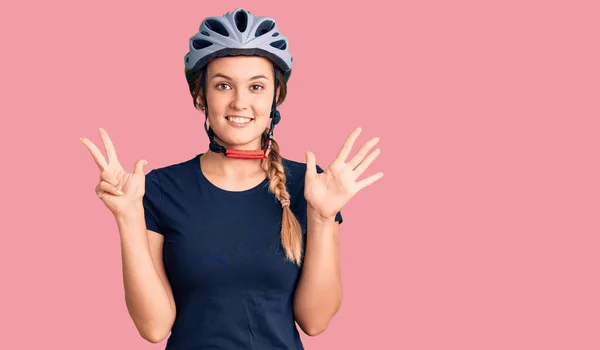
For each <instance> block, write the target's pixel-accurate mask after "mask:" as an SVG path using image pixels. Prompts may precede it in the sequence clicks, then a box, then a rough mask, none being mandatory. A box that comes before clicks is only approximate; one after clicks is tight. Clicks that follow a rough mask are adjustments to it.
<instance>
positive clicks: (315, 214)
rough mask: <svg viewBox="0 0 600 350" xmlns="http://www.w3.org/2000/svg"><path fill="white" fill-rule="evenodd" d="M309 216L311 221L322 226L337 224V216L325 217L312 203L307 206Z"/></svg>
mask: <svg viewBox="0 0 600 350" xmlns="http://www.w3.org/2000/svg"><path fill="white" fill-rule="evenodd" d="M307 216H308V218H309V220H312V221H315V222H317V223H321V224H328V223H332V222H335V214H334V215H323V214H321V213H320V212H319V211H318V210H316V209H315V208H314V207H313V206H312V205H310V203H309V204H308V206H307Z"/></svg>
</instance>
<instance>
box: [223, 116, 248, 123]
mask: <svg viewBox="0 0 600 350" xmlns="http://www.w3.org/2000/svg"><path fill="white" fill-rule="evenodd" d="M225 119H227V120H229V121H230V122H232V123H236V124H248V123H250V122H251V121H252V120H253V119H252V118H246V117H232V116H228V117H225Z"/></svg>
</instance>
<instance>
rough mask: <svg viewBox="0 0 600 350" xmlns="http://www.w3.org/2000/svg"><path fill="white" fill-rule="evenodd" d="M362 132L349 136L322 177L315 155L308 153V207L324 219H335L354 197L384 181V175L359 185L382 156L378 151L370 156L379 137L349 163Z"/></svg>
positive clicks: (356, 131)
mask: <svg viewBox="0 0 600 350" xmlns="http://www.w3.org/2000/svg"><path fill="white" fill-rule="evenodd" d="M360 132H361V128H358V129H356V130H354V131H353V132H352V133H351V134H350V135H349V136H348V138H347V139H346V142H344V145H343V146H342V148H341V149H340V151H339V153H338V155H337V157H336V158H335V160H334V161H333V162H332V163H331V164H330V165H329V167H327V169H325V170H324V171H323V172H322V173H317V168H316V160H315V156H314V154H313V153H311V152H307V153H306V175H305V177H304V179H305V180H304V197H305V198H306V201H307V202H308V205H310V206H311V207H312V209H314V210H315V211H316V212H317V213H319V214H320V215H321V216H322V217H324V218H327V219H329V218H333V217H335V215H336V214H337V213H338V212H339V211H340V210H341V209H342V208H343V207H344V206H345V205H346V204H347V203H348V201H350V199H352V197H354V195H356V194H357V193H358V192H359V191H360V190H362V189H363V188H365V187H367V186H369V185H371V184H373V183H374V182H375V181H377V180H379V179H381V177H383V173H382V172H379V173H376V174H374V175H371V176H369V177H367V178H366V179H363V180H361V181H357V179H358V177H359V176H361V175H362V174H363V173H364V172H365V170H367V169H368V167H369V165H370V164H371V163H372V162H373V161H374V160H375V158H377V156H378V155H379V153H380V150H379V149H376V150H375V151H373V152H371V153H370V154H369V155H368V156H367V153H368V152H369V150H370V149H371V148H373V146H375V145H376V144H377V143H378V142H379V138H377V137H375V138H373V139H371V140H369V141H368V142H366V143H365V144H364V145H363V146H362V148H361V149H360V150H359V151H358V153H357V154H356V155H355V156H354V157H353V158H352V159H351V160H350V161H349V162H347V161H346V160H347V158H348V156H349V154H350V151H351V150H352V147H353V146H354V142H355V141H356V139H357V138H358V136H359V135H360Z"/></svg>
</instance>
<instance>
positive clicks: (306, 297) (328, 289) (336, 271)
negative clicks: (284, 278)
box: [294, 206, 342, 335]
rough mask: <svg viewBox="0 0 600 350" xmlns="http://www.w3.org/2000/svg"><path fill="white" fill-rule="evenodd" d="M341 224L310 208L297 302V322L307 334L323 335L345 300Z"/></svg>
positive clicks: (295, 303) (295, 301)
mask: <svg viewBox="0 0 600 350" xmlns="http://www.w3.org/2000/svg"><path fill="white" fill-rule="evenodd" d="M338 225H339V224H338V223H337V222H336V221H335V218H323V217H320V216H319V215H318V214H317V213H315V212H314V211H312V210H311V209H310V206H309V208H308V221H307V230H308V232H307V239H306V246H305V249H306V250H305V255H304V262H303V268H302V275H301V277H300V280H299V281H298V286H297V290H296V295H295V299H294V313H295V316H296V320H297V322H298V324H299V325H300V327H301V328H302V329H303V330H304V332H305V333H307V334H309V335H316V334H319V333H321V332H323V331H324V330H325V329H326V328H327V326H328V325H329V322H330V320H331V318H333V316H334V315H335V313H336V312H337V311H338V309H339V307H340V304H341V300H342V281H341V271H340V259H339V244H338V241H339V239H338Z"/></svg>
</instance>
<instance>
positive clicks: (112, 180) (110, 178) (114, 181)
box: [100, 170, 119, 186]
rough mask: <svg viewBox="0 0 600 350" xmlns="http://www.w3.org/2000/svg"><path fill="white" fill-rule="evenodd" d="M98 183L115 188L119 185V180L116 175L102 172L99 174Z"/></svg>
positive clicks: (106, 171) (105, 171)
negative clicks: (105, 183)
mask: <svg viewBox="0 0 600 350" xmlns="http://www.w3.org/2000/svg"><path fill="white" fill-rule="evenodd" d="M100 181H106V182H108V183H109V184H111V185H113V186H117V185H118V184H119V178H118V177H117V175H116V174H114V173H113V172H111V171H108V170H104V171H102V172H101V173H100Z"/></svg>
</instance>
